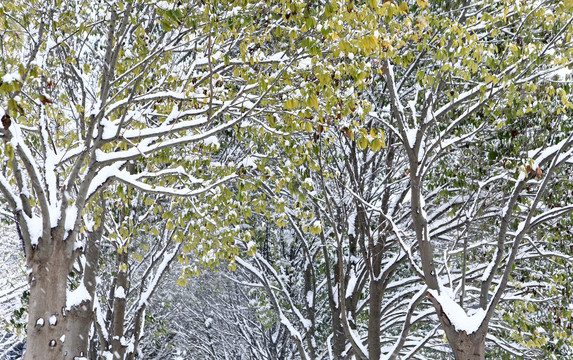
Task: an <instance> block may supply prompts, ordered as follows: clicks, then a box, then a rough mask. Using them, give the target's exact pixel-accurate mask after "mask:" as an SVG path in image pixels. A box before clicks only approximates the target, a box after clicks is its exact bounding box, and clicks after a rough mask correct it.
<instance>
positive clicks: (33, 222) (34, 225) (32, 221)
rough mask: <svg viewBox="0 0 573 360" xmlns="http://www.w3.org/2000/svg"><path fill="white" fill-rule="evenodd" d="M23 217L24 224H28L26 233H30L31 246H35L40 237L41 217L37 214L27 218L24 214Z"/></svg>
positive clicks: (41, 230)
mask: <svg viewBox="0 0 573 360" xmlns="http://www.w3.org/2000/svg"><path fill="white" fill-rule="evenodd" d="M24 218H25V219H26V225H27V226H28V234H29V235H30V240H31V243H32V246H36V245H38V241H39V239H40V237H42V232H43V225H42V218H41V217H39V216H32V217H31V218H29V217H28V216H26V215H24Z"/></svg>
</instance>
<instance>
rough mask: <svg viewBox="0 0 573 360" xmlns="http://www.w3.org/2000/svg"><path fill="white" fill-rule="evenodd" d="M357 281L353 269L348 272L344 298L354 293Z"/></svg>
mask: <svg viewBox="0 0 573 360" xmlns="http://www.w3.org/2000/svg"><path fill="white" fill-rule="evenodd" d="M357 282H358V277H357V276H356V273H355V272H354V269H352V270H351V272H350V278H349V279H348V284H347V287H346V298H349V297H351V296H352V294H353V293H354V288H355V287H356V283H357Z"/></svg>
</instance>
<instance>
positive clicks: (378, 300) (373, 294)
mask: <svg viewBox="0 0 573 360" xmlns="http://www.w3.org/2000/svg"><path fill="white" fill-rule="evenodd" d="M382 295H383V291H382V284H381V283H380V280H374V279H373V280H371V282H370V301H369V303H370V314H369V318H368V358H369V359H380V355H381V354H382V348H381V343H380V318H381V311H380V310H381V307H382Z"/></svg>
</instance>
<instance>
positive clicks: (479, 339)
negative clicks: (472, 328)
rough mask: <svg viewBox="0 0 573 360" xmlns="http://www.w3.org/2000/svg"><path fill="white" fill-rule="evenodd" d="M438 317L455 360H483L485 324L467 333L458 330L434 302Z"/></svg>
mask: <svg viewBox="0 0 573 360" xmlns="http://www.w3.org/2000/svg"><path fill="white" fill-rule="evenodd" d="M434 306H435V307H436V310H437V313H438V318H439V319H440V323H441V324H442V327H443V329H444V331H445V332H446V337H447V339H448V343H449V344H450V346H451V347H452V351H453V353H454V358H455V359H456V360H485V337H486V334H487V326H484V324H482V327H480V328H479V329H478V330H477V331H476V332H474V333H471V334H469V335H468V334H467V333H466V332H465V331H458V330H456V329H455V327H454V325H452V323H451V322H450V319H448V317H447V316H446V314H445V313H444V311H443V310H442V308H441V306H440V305H439V304H437V302H434Z"/></svg>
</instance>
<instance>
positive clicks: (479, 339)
mask: <svg viewBox="0 0 573 360" xmlns="http://www.w3.org/2000/svg"><path fill="white" fill-rule="evenodd" d="M447 337H448V342H449V343H450V346H451V347H452V350H453V352H454V357H455V358H456V360H485V334H484V335H483V336H481V335H480V334H479V331H478V332H477V333H473V334H470V335H468V334H466V332H465V331H462V332H455V334H453V335H451V336H449V335H447Z"/></svg>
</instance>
